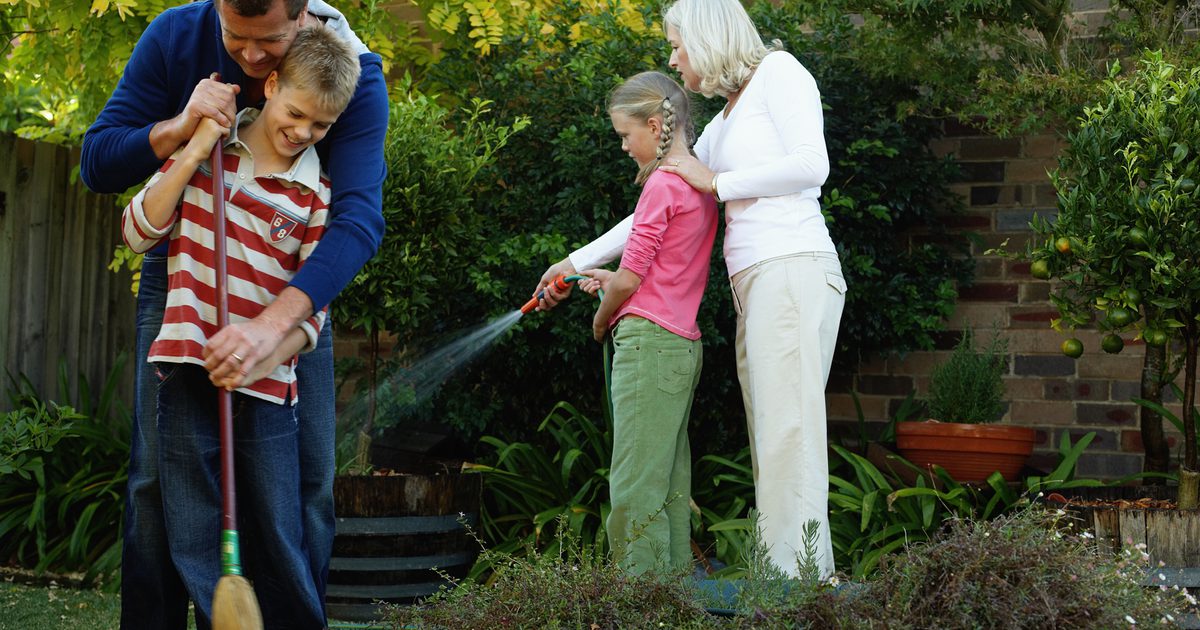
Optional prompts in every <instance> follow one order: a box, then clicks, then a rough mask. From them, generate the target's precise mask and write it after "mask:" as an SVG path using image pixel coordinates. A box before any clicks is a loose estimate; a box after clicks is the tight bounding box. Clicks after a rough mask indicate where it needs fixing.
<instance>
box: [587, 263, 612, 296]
mask: <svg viewBox="0 0 1200 630" xmlns="http://www.w3.org/2000/svg"><path fill="white" fill-rule="evenodd" d="M580 275H582V276H587V280H580V281H579V288H580V289H582V290H583V291H586V292H587V293H588V294H589V295H596V293H597V292H599V291H608V283H609V281H611V280H612V277H613V272H611V271H608V270H607V269H589V270H587V271H585V272H583V273H581V274H580Z"/></svg>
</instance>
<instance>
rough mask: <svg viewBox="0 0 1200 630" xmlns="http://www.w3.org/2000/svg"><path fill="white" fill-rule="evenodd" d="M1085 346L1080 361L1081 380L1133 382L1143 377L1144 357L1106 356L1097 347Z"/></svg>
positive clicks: (1127, 355)
mask: <svg viewBox="0 0 1200 630" xmlns="http://www.w3.org/2000/svg"><path fill="white" fill-rule="evenodd" d="M1091 350H1092V352H1090V353H1089V352H1088V347H1087V346H1086V345H1085V346H1084V355H1083V357H1081V358H1080V359H1079V360H1078V364H1079V365H1078V372H1079V377H1080V378H1106V379H1112V380H1123V381H1132V380H1140V379H1141V377H1142V357H1140V356H1134V355H1133V354H1132V353H1131V354H1126V353H1124V352H1122V353H1121V354H1104V353H1103V352H1101V351H1100V349H1099V348H1098V347H1096V346H1092V347H1091Z"/></svg>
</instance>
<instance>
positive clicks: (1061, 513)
mask: <svg viewBox="0 0 1200 630" xmlns="http://www.w3.org/2000/svg"><path fill="white" fill-rule="evenodd" d="M1054 515H1055V516H1066V515H1067V511H1066V510H1064V509H1062V508H1058V509H1057V510H1055V511H1054Z"/></svg>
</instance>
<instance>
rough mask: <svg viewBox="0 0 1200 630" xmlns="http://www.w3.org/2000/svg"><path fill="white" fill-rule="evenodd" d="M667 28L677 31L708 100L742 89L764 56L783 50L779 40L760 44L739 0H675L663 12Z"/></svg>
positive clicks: (664, 24) (756, 33) (701, 90)
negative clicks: (769, 43) (768, 44)
mask: <svg viewBox="0 0 1200 630" xmlns="http://www.w3.org/2000/svg"><path fill="white" fill-rule="evenodd" d="M668 26H671V27H674V28H675V30H677V31H679V37H680V38H681V39H682V40H683V46H684V48H685V49H686V50H687V55H688V60H689V62H690V63H691V66H692V69H693V70H695V71H696V74H697V75H699V76H700V93H701V94H703V95H704V96H706V97H709V98H711V97H712V96H713V95H714V94H719V95H721V96H725V97H727V96H729V95H730V94H733V93H735V92H737V91H738V90H740V89H742V87H744V86H745V85H746V82H747V81H749V80H750V75H752V74H753V73H754V69H755V68H757V67H758V64H759V63H760V62H761V61H762V60H763V57H766V56H767V53H769V52H771V51H773V50H780V49H782V48H783V45H782V43H781V42H780V41H779V40H774V41H772V42H771V45H770V46H767V45H765V44H763V41H762V37H760V36H759V34H758V29H756V28H754V23H753V22H751V21H750V16H749V15H747V14H746V9H745V7H743V6H742V3H741V2H739V1H738V0H676V2H674V3H673V4H671V6H669V7H667V9H666V11H664V12H663V29H666V28H667V27H668Z"/></svg>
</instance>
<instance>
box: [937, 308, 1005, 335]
mask: <svg viewBox="0 0 1200 630" xmlns="http://www.w3.org/2000/svg"><path fill="white" fill-rule="evenodd" d="M1007 321H1008V307H1006V306H1004V305H1002V304H989V303H965V302H959V303H958V304H957V305H956V306H955V309H954V314H953V315H951V316H950V319H949V320H948V321H947V322H946V327H947V328H957V329H960V330H961V329H963V328H971V329H976V328H979V329H991V327H992V325H993V324H998V325H1000V326H1004V325H1005V324H1006V323H1007Z"/></svg>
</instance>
